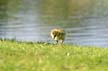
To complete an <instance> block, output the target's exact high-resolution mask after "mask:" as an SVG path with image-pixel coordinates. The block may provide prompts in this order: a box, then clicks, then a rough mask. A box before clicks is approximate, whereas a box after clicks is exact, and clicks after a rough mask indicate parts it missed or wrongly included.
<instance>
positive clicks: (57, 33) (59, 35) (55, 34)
mask: <svg viewBox="0 0 108 71" xmlns="http://www.w3.org/2000/svg"><path fill="white" fill-rule="evenodd" d="M50 35H51V37H52V38H53V39H54V40H55V41H56V42H57V43H58V42H59V40H60V41H61V43H63V42H64V40H65V35H66V33H65V31H64V30H63V29H58V28H57V29H53V30H51V32H50Z"/></svg>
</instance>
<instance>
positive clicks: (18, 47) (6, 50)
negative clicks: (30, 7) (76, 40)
mask: <svg viewBox="0 0 108 71" xmlns="http://www.w3.org/2000/svg"><path fill="white" fill-rule="evenodd" d="M0 71H108V48H96V47H86V46H84V47H83V46H75V45H67V44H64V45H60V44H59V45H55V44H48V43H27V42H16V41H0Z"/></svg>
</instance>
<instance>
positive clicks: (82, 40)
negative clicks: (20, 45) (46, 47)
mask: <svg viewBox="0 0 108 71" xmlns="http://www.w3.org/2000/svg"><path fill="white" fill-rule="evenodd" d="M107 3H108V2H107V0H83V1H82V0H79V1H75V0H69V1H65V0H60V1H59V0H51V1H49V0H21V1H18V0H9V1H7V0H1V1H0V38H9V39H12V38H15V39H16V40H20V41H34V42H36V41H44V42H51V43H54V41H53V40H52V39H51V37H50V35H49V33H50V30H51V29H53V28H63V29H65V31H66V40H65V43H68V44H77V45H90V46H92V45H94V46H101V47H107V46H108V34H107V33H108V9H107V7H108V4H107Z"/></svg>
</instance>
